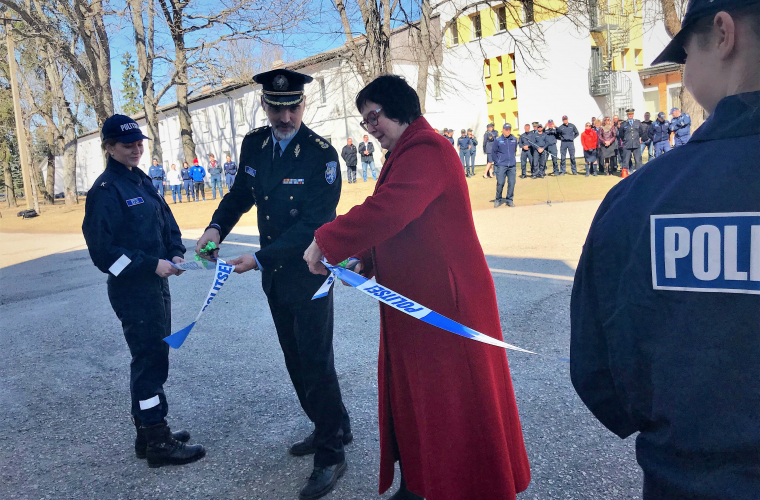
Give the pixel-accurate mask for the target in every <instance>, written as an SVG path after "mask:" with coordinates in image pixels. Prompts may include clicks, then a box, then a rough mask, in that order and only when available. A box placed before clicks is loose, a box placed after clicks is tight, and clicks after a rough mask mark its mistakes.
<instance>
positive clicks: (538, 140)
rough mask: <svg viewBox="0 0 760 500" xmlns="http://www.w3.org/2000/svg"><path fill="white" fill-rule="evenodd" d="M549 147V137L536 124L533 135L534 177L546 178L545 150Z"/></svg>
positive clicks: (540, 126)
mask: <svg viewBox="0 0 760 500" xmlns="http://www.w3.org/2000/svg"><path fill="white" fill-rule="evenodd" d="M548 146H549V136H548V135H546V134H545V133H544V126H543V125H541V124H540V123H539V124H538V129H537V130H536V132H535V133H533V149H534V152H533V159H534V162H535V163H536V164H537V165H538V172H537V173H536V177H538V178H540V179H543V178H544V177H546V148H547V147H548Z"/></svg>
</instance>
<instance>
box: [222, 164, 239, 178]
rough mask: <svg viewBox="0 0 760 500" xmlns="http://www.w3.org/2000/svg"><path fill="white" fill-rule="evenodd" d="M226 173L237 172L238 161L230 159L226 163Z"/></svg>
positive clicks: (233, 173)
mask: <svg viewBox="0 0 760 500" xmlns="http://www.w3.org/2000/svg"><path fill="white" fill-rule="evenodd" d="M224 173H225V174H227V175H235V174H237V163H235V162H234V161H228V162H226V163H225V164H224Z"/></svg>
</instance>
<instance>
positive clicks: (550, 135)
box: [544, 127, 559, 146]
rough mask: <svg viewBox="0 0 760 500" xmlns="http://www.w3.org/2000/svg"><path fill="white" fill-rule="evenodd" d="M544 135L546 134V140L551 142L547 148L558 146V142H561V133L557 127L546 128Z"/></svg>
mask: <svg viewBox="0 0 760 500" xmlns="http://www.w3.org/2000/svg"><path fill="white" fill-rule="evenodd" d="M544 134H546V139H547V140H548V141H549V142H548V143H547V146H556V145H557V141H558V140H559V131H558V130H557V127H552V128H548V127H547V128H545V129H544Z"/></svg>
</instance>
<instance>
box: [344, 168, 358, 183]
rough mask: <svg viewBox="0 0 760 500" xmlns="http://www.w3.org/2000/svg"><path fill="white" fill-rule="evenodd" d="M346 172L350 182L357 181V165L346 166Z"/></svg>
mask: <svg viewBox="0 0 760 500" xmlns="http://www.w3.org/2000/svg"><path fill="white" fill-rule="evenodd" d="M346 173H347V174H348V182H349V183H354V182H356V165H347V166H346Z"/></svg>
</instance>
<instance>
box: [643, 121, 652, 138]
mask: <svg viewBox="0 0 760 500" xmlns="http://www.w3.org/2000/svg"><path fill="white" fill-rule="evenodd" d="M651 126H652V120H642V121H641V140H642V141H643V142H649V141H650V140H651V139H650V138H649V128H650V127H651Z"/></svg>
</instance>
